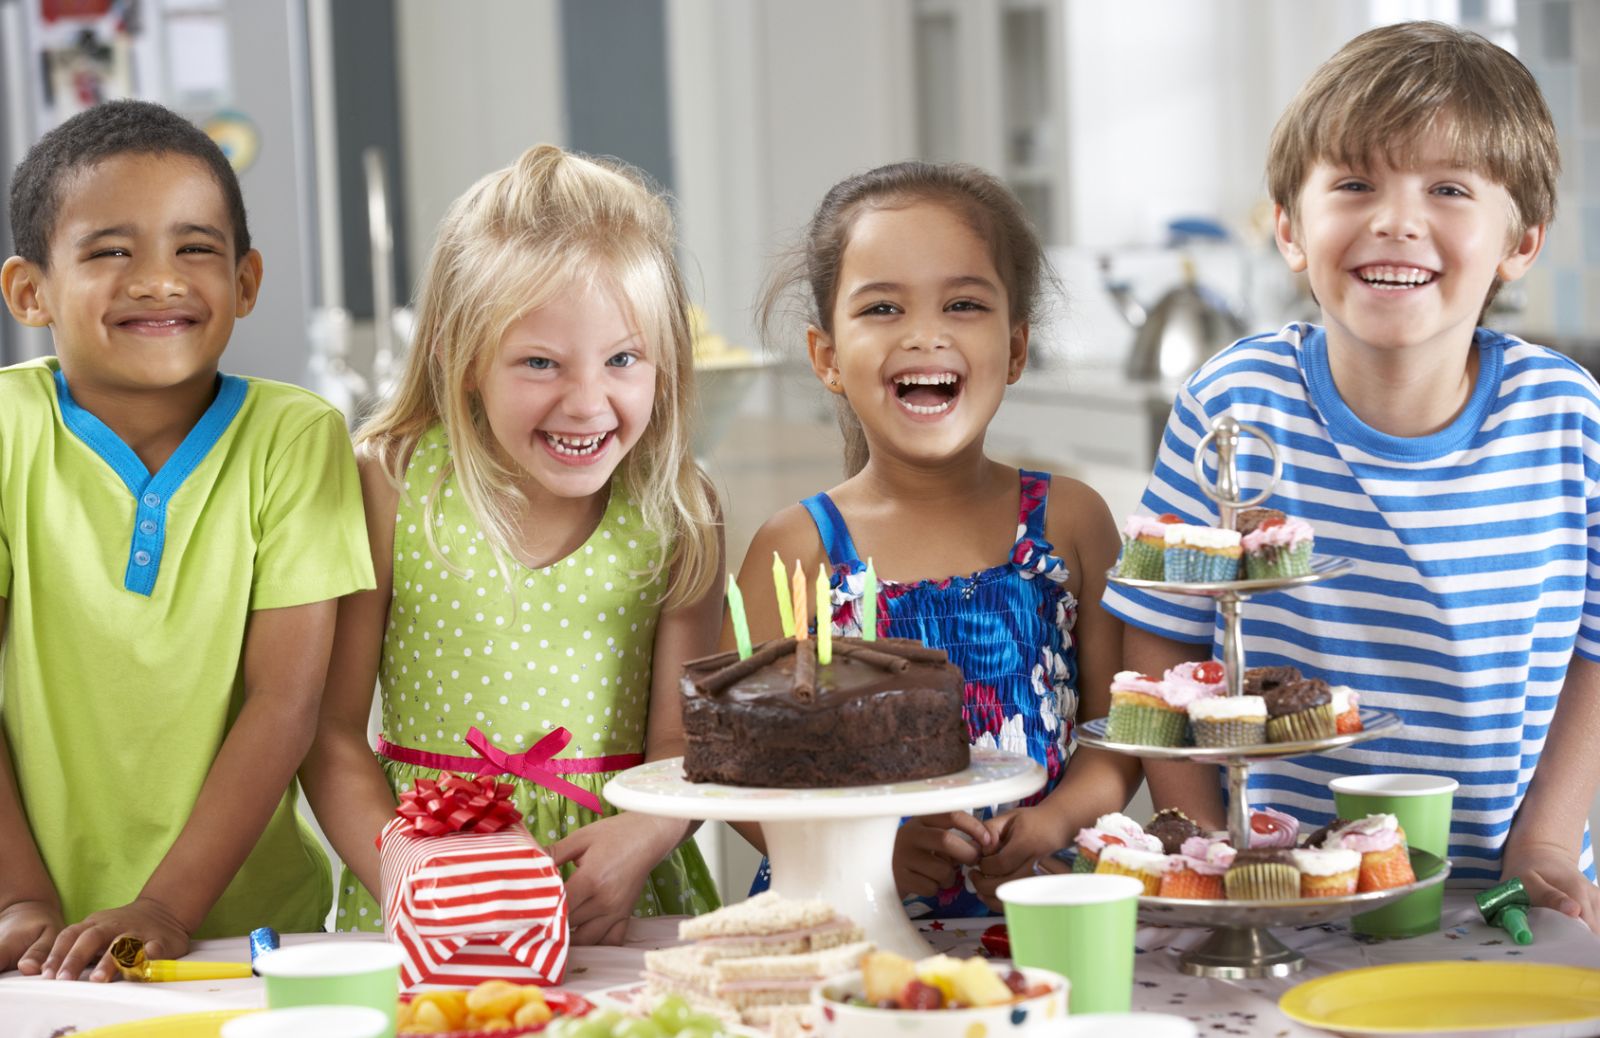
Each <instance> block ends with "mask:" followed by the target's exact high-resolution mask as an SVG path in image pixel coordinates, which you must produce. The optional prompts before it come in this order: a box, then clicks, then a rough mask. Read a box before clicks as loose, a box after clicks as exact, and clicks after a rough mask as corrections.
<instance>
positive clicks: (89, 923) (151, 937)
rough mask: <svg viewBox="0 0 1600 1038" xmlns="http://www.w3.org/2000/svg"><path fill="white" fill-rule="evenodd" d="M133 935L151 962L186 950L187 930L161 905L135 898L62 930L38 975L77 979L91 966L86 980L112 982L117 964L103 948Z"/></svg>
mask: <svg viewBox="0 0 1600 1038" xmlns="http://www.w3.org/2000/svg"><path fill="white" fill-rule="evenodd" d="M125 933H128V934H133V935H134V936H135V937H138V938H140V939H142V940H143V941H144V953H145V955H146V957H148V958H152V959H177V958H182V957H183V956H184V955H185V954H186V953H187V952H188V951H189V930H188V928H187V927H185V926H184V925H183V924H182V923H180V922H179V921H178V919H177V917H176V916H174V915H173V914H172V912H171V911H170V910H168V909H167V908H166V906H164V905H160V904H157V903H156V902H154V901H151V900H148V899H146V898H135V899H134V900H133V901H131V902H129V903H128V904H126V905H123V906H122V907H121V908H108V909H106V910H104V911H101V912H95V913H94V914H93V915H90V916H87V917H85V918H84V920H83V922H81V923H74V924H72V925H71V926H69V927H67V928H65V929H64V930H62V931H61V933H60V934H59V935H58V936H57V937H56V943H55V946H54V947H52V948H51V949H50V955H49V957H48V958H46V959H45V960H44V969H43V970H41V971H40V973H39V975H40V976H41V977H43V978H44V979H46V980H49V979H50V978H51V977H54V978H55V979H57V980H77V979H79V977H80V975H81V974H82V973H83V971H84V970H86V969H88V968H89V966H90V964H91V963H95V964H96V965H95V967H94V972H93V973H91V974H90V975H89V979H90V980H94V981H101V982H104V981H107V980H114V979H116V976H117V965H116V963H114V962H112V961H111V956H110V955H109V954H108V953H107V949H108V948H110V947H111V942H112V941H114V940H115V939H116V938H117V937H119V936H121V935H122V934H125Z"/></svg>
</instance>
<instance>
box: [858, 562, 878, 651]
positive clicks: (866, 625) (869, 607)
mask: <svg viewBox="0 0 1600 1038" xmlns="http://www.w3.org/2000/svg"><path fill="white" fill-rule="evenodd" d="M861 640H862V641H864V642H875V641H877V640H878V571H877V570H875V569H873V568H872V557H871V556H870V555H869V556H868V557H867V579H866V587H864V588H862V589H861Z"/></svg>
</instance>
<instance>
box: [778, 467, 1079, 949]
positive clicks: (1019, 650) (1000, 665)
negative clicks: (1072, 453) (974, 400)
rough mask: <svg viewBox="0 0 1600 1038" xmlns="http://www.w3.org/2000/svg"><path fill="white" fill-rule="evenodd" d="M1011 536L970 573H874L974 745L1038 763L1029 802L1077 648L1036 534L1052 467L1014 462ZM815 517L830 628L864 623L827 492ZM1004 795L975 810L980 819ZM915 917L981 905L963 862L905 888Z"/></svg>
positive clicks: (1057, 742)
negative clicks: (958, 702)
mask: <svg viewBox="0 0 1600 1038" xmlns="http://www.w3.org/2000/svg"><path fill="white" fill-rule="evenodd" d="M1018 476H1019V480H1020V484H1021V494H1020V503H1019V506H1018V516H1017V541H1016V544H1015V545H1014V546H1013V547H1012V549H1011V558H1010V559H1009V560H1008V561H1007V562H1006V563H1005V564H1003V565H1000V566H994V567H992V568H990V569H986V570H982V571H980V572H978V573H974V574H972V575H971V576H969V577H947V578H944V579H942V580H922V581H917V582H916V583H912V584H900V583H895V582H893V581H881V582H880V583H879V586H878V636H879V637H881V638H915V639H917V640H919V641H921V642H923V643H925V644H927V645H929V646H932V647H934V648H938V649H943V650H944V651H945V652H946V653H948V654H949V656H950V661H951V662H952V663H954V664H955V665H956V666H958V667H960V668H961V671H962V673H963V674H964V675H965V677H966V679H967V680H966V702H965V705H964V707H963V711H962V712H963V715H964V716H965V718H966V722H967V737H968V738H969V739H970V740H971V742H972V745H973V746H975V747H999V748H1000V749H1003V750H1009V751H1010V752H1012V753H1025V754H1027V755H1028V756H1029V757H1032V758H1033V759H1034V760H1036V761H1038V762H1039V763H1040V764H1041V765H1043V766H1044V769H1045V772H1046V774H1047V776H1048V780H1047V781H1046V783H1045V787H1044V789H1042V790H1040V791H1039V792H1038V793H1036V794H1034V795H1033V796H1031V797H1029V798H1028V799H1026V800H1023V801H1021V802H1020V805H1021V806H1026V805H1030V804H1036V803H1038V802H1039V801H1040V800H1042V799H1044V797H1045V795H1046V794H1047V793H1049V792H1050V791H1051V790H1053V789H1055V788H1056V784H1057V783H1058V782H1059V781H1060V780H1061V772H1062V770H1063V769H1064V768H1065V767H1066V763H1067V758H1068V757H1069V756H1070V755H1071V752H1072V746H1073V719H1074V718H1075V717H1076V716H1077V711H1078V655H1077V646H1076V643H1075V641H1074V638H1073V625H1074V623H1075V622H1076V620H1077V617H1078V602H1077V599H1076V598H1074V597H1073V595H1072V592H1070V591H1068V590H1067V587H1066V582H1067V579H1068V571H1067V565H1066V563H1065V562H1064V561H1063V560H1062V559H1060V558H1059V557H1057V556H1056V555H1055V554H1053V552H1054V547H1053V546H1052V545H1051V544H1050V542H1049V541H1047V540H1046V539H1045V535H1044V531H1045V506H1046V503H1047V501H1048V498H1049V495H1050V476H1049V475H1048V474H1047V473H1042V472H1029V471H1027V470H1020V471H1019V473H1018ZM801 503H802V504H803V505H804V506H805V508H806V511H808V512H809V513H811V518H812V520H813V521H814V522H815V523H816V524H817V532H818V533H819V534H820V535H821V537H822V543H823V545H824V546H825V547H826V548H827V551H828V562H829V565H830V566H831V567H832V575H831V577H830V581H829V583H830V586H831V587H832V589H833V594H832V612H833V617H832V619H833V633H834V634H836V635H850V636H859V635H860V634H861V611H860V605H861V595H862V590H863V587H864V585H865V583H866V570H867V566H866V563H865V562H863V561H862V560H861V558H860V553H859V552H857V551H856V546H855V543H854V541H852V540H851V538H850V530H849V528H848V527H847V526H846V525H845V521H844V517H843V516H842V515H840V514H839V509H838V508H837V507H836V506H835V505H834V503H833V500H832V498H830V497H828V495H827V494H825V493H824V494H816V495H814V496H812V497H808V498H806V499H805V501H803V502H801ZM1011 806H1018V805H1009V804H1002V805H998V806H997V807H994V808H983V809H979V810H977V811H975V812H974V814H976V815H978V817H980V818H987V817H989V816H991V815H993V814H995V813H997V812H998V811H1000V810H1003V809H1005V808H1008V807H1011ZM770 879H771V873H770V871H769V870H768V868H767V863H766V862H765V861H762V863H761V868H760V870H759V871H758V872H757V873H756V878H755V882H754V883H753V884H752V886H751V888H750V892H751V893H752V894H755V893H758V892H759V891H762V890H765V889H767V885H768V883H769V882H770ZM906 910H907V911H908V912H909V913H910V914H911V915H912V916H942V917H945V918H960V917H965V916H982V915H988V914H989V909H988V907H987V906H986V905H984V903H983V901H982V900H980V899H979V898H978V896H977V894H976V893H975V892H974V891H973V889H972V884H971V882H970V880H968V879H967V877H966V876H965V874H964V873H963V875H962V878H961V880H960V882H958V883H956V884H954V885H952V886H951V887H949V888H948V889H946V890H941V891H939V893H938V895H936V896H935V897H931V898H920V897H919V898H908V899H907V900H906Z"/></svg>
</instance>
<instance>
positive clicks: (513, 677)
mask: <svg viewBox="0 0 1600 1038" xmlns="http://www.w3.org/2000/svg"><path fill="white" fill-rule="evenodd" d="M448 458H449V448H448V444H447V441H446V438H445V434H444V430H443V428H442V427H439V426H436V427H434V428H433V429H431V430H429V432H428V433H427V434H426V435H424V436H423V437H422V439H421V440H420V441H419V442H418V444H417V449H416V451H415V452H414V453H413V454H412V457H411V461H410V463H409V465H408V466H407V468H406V480H405V493H403V494H401V500H400V505H399V509H398V514H397V515H396V516H395V534H394V594H393V598H392V599H391V601H390V606H389V625H388V629H387V631H386V632H385V634H384V639H383V658H382V660H381V661H380V664H379V671H378V679H379V683H380V685H381V688H382V702H383V738H384V740H385V741H386V742H388V743H390V744H393V745H394V746H397V747H401V748H403V749H405V750H411V751H421V752H424V753H437V754H447V755H451V756H456V757H474V756H475V754H474V752H473V750H472V749H471V748H470V747H469V746H468V745H467V744H466V735H467V730H468V729H469V728H473V727H476V728H478V729H480V730H481V731H482V732H483V733H484V735H485V737H486V738H487V739H488V741H489V743H490V744H491V745H493V746H494V747H495V748H497V749H499V750H501V751H503V752H505V753H508V754H517V753H521V752H523V751H525V750H528V749H530V748H531V747H532V746H533V745H534V744H535V743H537V742H538V741H539V740H540V739H541V738H543V737H544V736H545V735H546V734H548V733H549V732H551V731H552V730H554V729H555V728H558V727H565V728H566V729H567V730H568V731H570V732H571V733H572V742H571V743H570V744H569V745H568V746H567V748H566V749H565V750H563V751H561V753H560V754H559V756H560V757H561V758H568V757H602V756H613V755H626V754H642V753H643V752H644V745H645V722H646V719H647V717H648V714H649V706H650V679H651V652H652V646H653V645H654V643H655V634H656V621H657V619H658V616H659V613H660V607H659V605H658V602H659V599H660V597H661V593H662V591H663V587H662V582H661V581H655V582H649V580H648V575H647V574H648V571H649V569H650V567H651V565H652V564H653V563H654V562H655V560H656V559H657V557H658V556H659V553H660V551H661V550H662V546H661V543H660V540H659V538H657V537H656V536H655V535H654V534H653V533H651V532H650V531H649V530H647V529H645V527H644V523H643V521H642V520H641V518H640V513H639V510H638V509H637V508H636V507H634V505H633V503H632V502H631V501H628V500H625V499H624V497H623V495H622V494H621V493H620V492H614V493H612V495H611V500H610V501H609V503H608V504H607V506H606V511H605V514H604V515H603V516H602V517H601V519H600V524H599V525H598V526H597V527H596V528H595V530H594V533H593V534H591V535H590V537H589V539H588V540H587V541H585V542H584V544H583V545H582V546H581V547H579V548H578V549H577V550H576V551H575V552H573V553H572V555H570V556H568V557H567V558H565V559H562V560H560V561H559V562H555V563H553V564H551V565H549V566H544V567H541V568H539V569H530V568H528V567H526V566H522V565H520V564H518V563H516V562H514V561H513V562H512V563H511V568H512V572H511V574H510V578H511V580H510V583H511V589H510V590H508V589H507V586H506V583H507V582H506V575H505V574H503V573H502V572H501V568H500V562H499V561H498V560H497V559H496V558H495V554H494V551H493V549H492V548H491V546H490V544H489V542H488V540H487V539H486V538H485V535H484V534H483V532H482V531H481V530H480V529H479V528H478V525H477V523H476V522H475V520H474V519H473V517H472V514H471V511H470V510H469V509H468V507H467V504H466V502H465V501H464V500H463V499H462V495H461V494H460V492H459V491H457V490H456V488H455V480H454V478H453V477H452V478H450V479H447V480H446V481H445V482H444V483H443V484H442V486H440V488H439V491H438V492H439V493H440V495H441V497H442V499H441V501H440V505H441V507H440V508H438V509H437V510H436V512H435V515H434V540H435V543H436V544H437V545H438V551H439V554H435V552H434V550H433V548H432V547H430V546H429V544H428V542H427V539H426V537H425V536H424V534H423V525H424V519H423V509H424V507H425V505H426V503H427V500H428V496H427V495H428V494H429V493H431V492H432V490H433V486H434V482H435V480H436V479H437V478H438V474H439V470H440V467H441V466H443V465H444V464H445V463H446V461H447V460H448ZM440 554H442V555H443V557H444V558H446V559H448V560H449V561H450V563H451V564H453V565H454V566H455V568H456V569H457V570H458V571H460V572H452V571H451V569H450V568H449V567H448V566H446V565H445V564H444V563H443V562H442V561H441V559H440V557H439V555H440ZM639 573H644V574H646V576H642V577H641V576H634V574H639ZM378 760H379V763H381V764H382V765H383V770H384V772H385V774H386V775H387V776H388V779H389V785H390V786H391V787H392V788H393V789H395V790H396V791H397V792H399V791H402V790H405V789H409V788H410V787H411V785H412V783H413V782H414V781H415V780H416V779H418V778H437V777H438V776H439V775H440V774H441V772H440V771H438V770H436V769H433V768H427V767H421V766H418V765H415V764H405V763H401V762H399V761H395V760H390V759H388V758H386V757H384V756H383V755H381V754H380V755H379V757H378ZM615 774H616V772H615V771H601V772H595V773H592V774H584V773H571V774H563V775H562V776H561V777H562V778H564V779H566V780H567V781H569V782H572V783H574V784H575V785H578V786H581V787H583V788H584V789H588V790H591V791H592V792H594V793H595V794H596V795H597V796H598V795H599V794H600V790H601V789H602V788H603V787H604V786H605V784H606V782H607V781H608V780H609V779H610V778H611V777H612V776H613V775H615ZM498 781H502V782H511V783H512V784H513V785H514V787H515V790H516V792H515V795H514V796H515V801H516V806H517V809H518V810H520V811H521V812H522V813H523V817H524V821H525V822H526V823H527V826H528V829H529V831H530V832H532V833H533V835H534V836H535V837H536V838H537V839H538V840H539V842H540V843H541V844H543V845H545V846H546V847H549V846H550V845H551V844H554V843H555V842H556V841H557V840H559V839H561V838H562V837H563V836H565V835H566V834H567V833H568V832H570V831H572V830H574V829H576V828H578V827H579V826H583V825H587V824H588V823H590V822H592V821H595V820H596V819H597V818H599V817H601V816H600V815H596V814H595V813H594V812H592V811H590V810H588V809H587V808H584V807H582V806H580V805H578V804H576V803H574V802H573V801H571V800H568V799H566V798H565V797H563V796H561V795H560V794H558V793H555V792H553V791H551V790H548V789H545V788H544V787H542V786H539V785H536V784H534V783H532V782H529V781H527V780H526V779H522V778H519V777H516V776H505V775H502V776H499V778H498ZM614 813H615V809H614V808H612V807H611V805H610V804H604V814H607V815H609V814H614ZM717 905H718V900H717V893H716V886H715V884H714V883H713V881H712V879H711V874H710V871H709V870H708V869H707V868H706V865H705V862H704V860H703V859H702V858H701V856H700V852H699V849H698V848H697V847H696V846H695V844H694V842H693V841H692V840H690V841H687V842H685V843H684V844H683V845H682V846H681V847H679V848H678V849H677V850H675V851H674V852H673V853H672V854H671V855H670V856H668V857H667V859H666V860H665V861H663V862H662V863H661V864H660V865H658V866H656V868H655V869H654V870H653V871H652V872H651V873H650V877H649V879H648V880H647V881H646V883H645V887H644V892H643V893H642V894H641V895H640V898H639V903H638V904H637V905H636V906H635V907H634V915H636V916H653V915H696V914H699V913H701V912H706V911H710V910H711V909H713V908H716V907H717ZM335 927H336V929H338V930H381V929H382V928H383V925H382V920H381V918H380V916H379V908H378V904H377V902H376V900H375V899H374V898H373V897H372V895H371V894H369V893H368V892H367V891H366V889H365V888H364V887H362V886H361V884H360V882H359V881H358V880H357V879H356V878H355V876H354V874H352V873H351V872H350V870H349V869H344V870H343V872H342V874H341V875H340V878H339V903H338V914H337V916H336V920H335Z"/></svg>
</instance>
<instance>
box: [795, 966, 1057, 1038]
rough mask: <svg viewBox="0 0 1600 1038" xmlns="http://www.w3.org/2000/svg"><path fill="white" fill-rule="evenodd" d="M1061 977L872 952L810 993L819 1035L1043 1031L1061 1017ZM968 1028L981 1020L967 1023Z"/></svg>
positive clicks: (954, 1037) (936, 1037)
mask: <svg viewBox="0 0 1600 1038" xmlns="http://www.w3.org/2000/svg"><path fill="white" fill-rule="evenodd" d="M1067 988H1068V985H1067V978H1065V977H1063V976H1062V975H1061V974H1059V973H1052V972H1050V971H1049V970H1041V969H1030V968H1010V967H999V968H996V967H995V966H994V965H992V964H991V963H990V962H989V961H988V960H987V959H978V958H972V959H953V958H951V957H949V956H948V955H934V956H932V957H930V958H926V959H923V960H921V961H919V962H913V961H912V960H910V959H907V958H903V957H902V956H899V955H895V954H894V953H892V952H872V953H871V954H869V955H868V956H867V957H866V958H865V959H863V960H862V963H861V969H859V970H857V971H855V972H852V973H846V974H844V975H843V976H839V977H833V978H831V979H829V980H825V981H823V982H822V983H821V984H819V985H817V987H816V988H815V990H813V991H812V993H811V999H812V1001H813V1002H814V1003H815V1004H816V1005H817V1008H818V1016H819V1017H820V1019H818V1021H817V1033H818V1035H819V1038H885V1035H886V1034H887V1035H893V1034H898V1033H904V1032H913V1031H914V1032H915V1033H916V1034H917V1035H918V1036H919V1038H969V1036H971V1035H974V1034H984V1035H990V1036H1005V1038H1024V1036H1028V1035H1034V1034H1040V1035H1042V1034H1045V1033H1046V1032H1047V1029H1048V1028H1049V1026H1050V1024H1051V1023H1052V1022H1059V1021H1060V1020H1062V1019H1064V1018H1065V1017H1066V1015H1067ZM975 1025H981V1026H980V1027H975Z"/></svg>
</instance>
